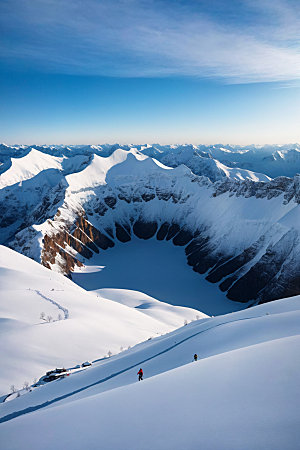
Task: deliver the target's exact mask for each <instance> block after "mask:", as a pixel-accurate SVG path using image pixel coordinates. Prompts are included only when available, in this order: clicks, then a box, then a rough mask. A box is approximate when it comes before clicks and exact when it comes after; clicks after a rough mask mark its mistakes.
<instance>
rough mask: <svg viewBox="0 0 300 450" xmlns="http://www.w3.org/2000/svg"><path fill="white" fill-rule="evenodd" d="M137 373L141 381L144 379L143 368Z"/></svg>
mask: <svg viewBox="0 0 300 450" xmlns="http://www.w3.org/2000/svg"><path fill="white" fill-rule="evenodd" d="M137 375H138V376H139V381H141V380H142V379H143V375H144V374H143V369H140V370H139V371H138V373H137Z"/></svg>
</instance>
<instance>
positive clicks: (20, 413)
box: [0, 314, 265, 423]
mask: <svg viewBox="0 0 300 450" xmlns="http://www.w3.org/2000/svg"><path fill="white" fill-rule="evenodd" d="M264 316H265V314H262V315H260V316H255V317H244V318H243V319H236V320H230V321H225V322H221V323H218V324H216V325H213V326H210V327H208V328H206V329H205V330H201V331H198V332H197V333H194V334H192V335H190V336H188V337H186V338H184V339H182V340H181V341H179V342H176V343H175V344H174V345H171V346H170V347H168V348H166V349H164V350H162V351H161V352H159V353H156V354H155V355H152V356H149V358H146V359H143V360H142V361H138V362H136V363H135V364H133V365H131V366H129V367H126V368H125V369H122V370H119V371H118V372H115V373H112V374H111V375H108V376H107V377H105V378H102V379H101V380H98V381H96V382H94V383H91V384H89V385H87V386H84V387H82V388H79V389H76V390H75V391H72V392H69V393H68V394H65V395H61V396H60V397H56V398H54V399H52V400H48V401H47V402H44V403H41V404H39V405H35V406H29V407H28V408H25V409H22V410H20V411H15V412H13V413H11V414H7V415H6V416H3V417H0V423H4V422H8V421H10V420H12V419H15V418H16V417H19V416H23V415H25V414H29V413H31V412H34V411H37V410H39V409H43V408H46V407H47V406H50V405H52V404H53V403H57V402H59V401H61V400H65V399H66V398H69V397H72V396H73V395H76V394H79V393H80V392H82V391H85V390H87V389H89V388H91V387H94V386H97V385H98V384H102V383H105V382H106V381H108V380H111V379H112V378H115V377H117V376H118V375H121V374H122V373H125V372H128V371H129V370H131V369H134V367H136V366H141V365H142V364H144V363H146V362H148V361H150V360H151V359H154V358H156V357H158V356H160V355H163V354H164V353H167V352H169V351H170V350H173V348H175V347H178V346H179V345H181V344H183V343H184V342H186V341H188V340H190V339H192V338H194V337H195V336H198V335H199V334H201V333H205V332H206V331H209V330H211V329H213V328H217V327H220V326H223V325H227V324H231V323H234V322H241V321H243V320H253V319H258V318H259V317H264ZM204 320H205V321H207V320H209V319H207V320H206V319H204ZM201 359H203V358H201ZM201 359H200V360H199V361H201Z"/></svg>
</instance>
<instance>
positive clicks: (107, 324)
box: [0, 246, 206, 393]
mask: <svg viewBox="0 0 300 450" xmlns="http://www.w3.org/2000/svg"><path fill="white" fill-rule="evenodd" d="M108 294H109V292H108ZM119 295H120V297H122V298H123V297H124V300H123V303H124V304H121V303H117V302H115V301H111V300H108V299H107V298H105V295H100V294H98V295H95V294H90V293H88V292H86V291H85V290H84V289H81V288H80V287H78V286H77V285H75V284H74V283H73V282H72V281H71V280H69V279H67V278H66V277H63V276H62V275H60V274H57V273H55V272H50V271H49V270H48V269H46V268H45V267H43V266H41V265H39V264H37V263H36V262H35V261H32V260H30V259H28V258H26V257H25V256H23V255H20V254H18V253H16V252H14V251H12V250H10V249H8V248H6V247H3V246H0V333H1V348H0V359H1V376H0V392H1V393H8V391H9V387H10V386H11V385H12V384H15V385H16V386H17V387H19V388H20V387H21V386H22V385H23V383H24V382H25V381H29V382H32V380H33V379H34V378H35V377H39V376H41V375H42V374H43V373H44V372H45V370H49V369H52V368H55V367H63V366H70V365H75V364H78V363H82V362H83V361H85V360H86V359H95V358H99V357H103V356H105V355H106V354H107V352H108V351H111V352H113V353H116V352H119V351H120V347H121V346H123V347H124V348H125V347H127V346H128V345H133V344H136V343H137V342H140V341H142V340H145V339H147V338H149V337H151V336H154V335H157V334H161V333H165V332H167V331H170V330H171V329H174V328H176V327H178V326H181V325H182V324H183V322H184V320H192V319H195V318H196V316H199V317H206V316H205V314H202V313H200V312H199V311H196V310H192V309H188V308H177V307H174V306H171V305H167V304H164V303H162V302H157V301H156V300H155V299H152V298H148V299H147V300H146V299H144V298H143V294H141V300H140V301H141V303H143V304H144V306H145V308H144V309H143V308H142V307H140V308H135V307H134V306H130V307H129V306H126V303H127V304H128V305H130V304H131V302H132V300H131V299H132V298H136V297H137V296H138V295H139V293H137V292H130V291H124V292H122V291H121V292H119ZM41 313H44V314H45V319H47V317H48V316H52V318H53V321H51V322H50V323H47V321H46V320H43V319H41V318H40V315H41ZM59 319H60V320H59Z"/></svg>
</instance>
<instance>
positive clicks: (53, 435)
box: [0, 296, 300, 450]
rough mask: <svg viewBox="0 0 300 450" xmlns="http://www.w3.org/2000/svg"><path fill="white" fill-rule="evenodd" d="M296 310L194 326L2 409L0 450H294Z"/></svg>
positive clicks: (256, 311) (292, 303) (290, 305)
mask: <svg viewBox="0 0 300 450" xmlns="http://www.w3.org/2000/svg"><path fill="white" fill-rule="evenodd" d="M299 300H300V297H299V296H298V297H293V298H289V299H284V300H281V301H278V302H272V303H270V304H267V305H259V306H256V307H253V308H251V309H246V310H244V311H239V312H236V313H232V314H227V315H226V316H219V317H215V318H205V319H202V320H198V321H195V322H193V323H191V324H189V325H187V326H185V327H182V328H179V329H178V330H175V331H173V332H172V333H168V334H166V335H164V336H160V337H157V338H155V339H152V340H150V341H149V340H148V341H146V342H144V343H141V344H139V345H137V346H135V347H133V348H131V349H129V350H126V351H124V352H122V353H120V354H119V355H116V356H113V357H111V358H108V359H105V360H101V361H98V362H97V361H95V363H94V364H93V366H92V367H91V368H89V369H87V370H84V371H81V372H79V373H73V374H72V373H71V374H70V376H69V377H67V378H65V379H62V380H59V381H54V382H52V383H48V384H47V385H44V386H41V387H38V388H36V389H33V391H32V392H30V393H28V394H25V395H22V396H21V397H20V398H17V399H15V400H12V401H9V402H5V403H2V404H1V405H0V423H1V425H0V437H1V439H2V442H3V443H4V445H5V448H6V449H7V450H12V449H14V450H20V449H23V448H27V447H28V448H40V443H41V442H43V448H44V449H45V450H48V449H49V450H50V449H52V448H54V447H55V448H57V449H65V448H68V447H72V448H73V449H74V450H77V449H78V450H79V449H82V448H89V449H96V448H99V442H101V448H102V447H103V448H105V449H116V450H117V449H120V448H126V449H127V448H130V449H131V448H132V449H136V450H140V449H145V450H148V449H149V450H150V449H153V448H155V449H164V450H165V449H167V450H174V449H175V450H177V449H178V450H181V449H183V448H184V449H187V450H194V449H196V448H205V449H211V450H214V449H218V450H235V449H236V450H240V449H246V450H252V449H254V448H258V449H272V450H281V449H283V448H284V449H288V450H296V449H298V447H299V427H298V422H299V400H300V397H299V383H298V373H299V369H300V364H299V358H298V357H297V356H298V353H299V345H300V341H299V333H300V325H299V324H300V322H299V311H300V309H299V308H300V306H299ZM195 352H197V353H198V361H197V362H192V359H193V354H194V353H195ZM278 355H280V362H279V361H278ZM140 367H142V368H143V371H144V378H145V379H144V380H143V382H141V383H139V382H136V380H137V371H138V370H139V368H140ZM99 424H100V425H101V426H99ZM50 430H51V431H50ZM48 431H49V432H48ZM45 436H47V439H44V440H43V438H44V437H45ZM24 443H26V444H25V447H24ZM26 446H27V447H26Z"/></svg>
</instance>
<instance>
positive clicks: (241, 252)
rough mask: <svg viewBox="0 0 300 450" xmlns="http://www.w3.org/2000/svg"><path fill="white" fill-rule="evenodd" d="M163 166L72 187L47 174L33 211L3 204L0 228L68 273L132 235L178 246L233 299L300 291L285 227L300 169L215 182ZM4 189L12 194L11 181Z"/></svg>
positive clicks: (294, 241) (297, 264)
mask: <svg viewBox="0 0 300 450" xmlns="http://www.w3.org/2000/svg"><path fill="white" fill-rule="evenodd" d="M176 171H177V172H176ZM166 172H167V173H160V174H159V177H157V176H156V174H154V175H153V173H150V174H149V175H148V176H144V175H143V172H142V174H139V173H137V174H135V175H134V176H133V175H132V176H131V175H130V176H129V175H128V176H127V175H123V174H122V173H120V174H118V178H117V180H118V183H116V182H114V183H112V185H109V184H108V183H106V184H105V183H104V182H102V183H100V182H99V184H96V185H95V186H93V189H92V188H90V187H89V186H85V187H81V186H80V185H79V187H78V186H77V184H76V183H75V186H76V188H74V187H73V188H69V187H68V185H67V183H66V182H64V181H63V180H62V179H61V177H60V176H59V177H58V176H57V174H52V175H53V178H52V179H51V180H50V181H49V180H47V183H46V182H45V183H46V184H45V185H44V187H43V189H41V190H40V191H39V192H38V193H37V195H41V196H40V197H39V198H40V202H39V203H38V206H36V204H37V203H36V204H35V205H34V206H32V209H31V214H29V213H28V204H26V202H25V201H24V203H22V204H21V203H20V204H19V206H20V208H19V209H18V208H15V209H12V210H10V211H6V213H5V215H3V216H2V217H1V219H0V228H2V230H3V231H5V230H8V231H7V238H8V239H9V238H10V237H11V235H12V236H13V240H11V241H10V246H11V247H12V248H14V249H16V250H18V251H21V252H22V253H24V254H26V255H28V256H30V257H33V258H35V259H39V260H40V262H41V263H42V264H43V265H45V266H46V267H48V268H51V269H55V270H60V271H61V272H62V273H64V274H67V275H69V274H70V273H71V272H72V271H73V270H74V268H75V266H80V265H82V264H83V262H84V259H89V258H91V257H92V255H93V254H94V253H100V254H101V251H105V250H107V249H109V248H112V247H113V246H114V245H115V243H116V242H118V241H119V242H122V243H126V242H128V241H130V240H131V239H132V237H133V236H135V237H138V238H140V239H157V240H159V241H162V240H166V241H171V242H172V243H173V244H174V245H177V246H181V247H183V248H184V251H185V254H186V257H187V264H188V265H190V266H191V268H192V269H193V270H194V271H195V272H197V273H199V274H205V276H206V279H207V280H208V281H209V282H212V283H216V284H218V287H219V288H220V289H221V290H222V291H224V292H227V296H228V298H230V299H232V300H235V301H240V302H247V301H249V300H251V301H253V302H254V301H261V302H264V301H269V300H273V299H276V298H282V297H284V296H288V295H296V294H299V293H300V236H299V229H296V228H295V227H294V225H291V223H294V222H295V220H297V219H293V221H294V222H293V221H291V220H290V219H289V214H295V217H300V215H299V216H297V215H296V208H299V203H300V176H296V177H294V178H293V179H291V178H286V177H280V178H277V179H275V180H272V181H270V182H268V183H262V182H253V181H249V180H246V181H234V180H232V179H225V180H221V181H218V182H215V183H212V182H211V181H210V180H209V179H208V178H206V177H198V176H195V175H194V174H193V173H191V172H190V171H189V170H188V169H186V168H184V167H183V168H177V169H174V171H173V170H171V171H169V170H168V171H166ZM54 175H55V176H54ZM178 180H179V181H178ZM26 183H28V185H30V182H26ZM6 195H7V196H8V197H9V199H10V200H11V199H12V198H14V197H13V196H14V195H15V188H14V187H11V188H9V189H7V191H6ZM0 200H1V198H0ZM3 201H4V200H3V199H2V203H1V204H0V206H2V207H3V205H4V203H3ZM26 205H27V206H26ZM26 208H27V209H26ZM255 208H258V211H256V210H255ZM29 209H30V208H29ZM29 212H30V211H29ZM15 217H17V220H15V221H14V218H15ZM298 228H299V227H298ZM5 232H6V231H5Z"/></svg>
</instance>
